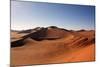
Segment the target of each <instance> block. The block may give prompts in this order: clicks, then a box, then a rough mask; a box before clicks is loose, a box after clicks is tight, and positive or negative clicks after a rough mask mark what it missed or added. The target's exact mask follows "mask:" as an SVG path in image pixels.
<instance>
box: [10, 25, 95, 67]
mask: <svg viewBox="0 0 100 67" xmlns="http://www.w3.org/2000/svg"><path fill="white" fill-rule="evenodd" d="M33 30H34V29H33ZM33 30H31V32H30V31H28V33H25V32H27V31H24V32H20V33H18V32H11V47H12V48H11V65H29V64H49V63H63V62H82V61H94V60H95V31H93V30H90V31H87V30H84V31H83V30H82V31H70V30H65V29H61V28H57V27H48V28H45V29H44V28H43V29H41V28H40V29H38V30H37V29H35V32H33Z"/></svg>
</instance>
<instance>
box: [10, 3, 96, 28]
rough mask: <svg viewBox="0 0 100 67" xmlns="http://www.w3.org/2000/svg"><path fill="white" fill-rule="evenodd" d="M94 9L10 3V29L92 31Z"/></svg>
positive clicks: (90, 7)
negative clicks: (41, 28)
mask: <svg viewBox="0 0 100 67" xmlns="http://www.w3.org/2000/svg"><path fill="white" fill-rule="evenodd" d="M94 25H95V7H94V6H82V5H81V6H80V5H68V4H57V3H55V4H54V3H40V2H24V1H12V2H11V29H14V30H25V29H30V28H35V27H48V26H58V27H61V28H66V29H72V30H80V29H89V30H91V29H94Z"/></svg>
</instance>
